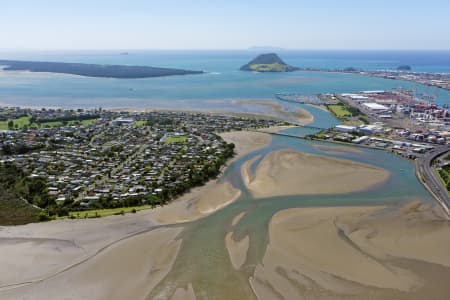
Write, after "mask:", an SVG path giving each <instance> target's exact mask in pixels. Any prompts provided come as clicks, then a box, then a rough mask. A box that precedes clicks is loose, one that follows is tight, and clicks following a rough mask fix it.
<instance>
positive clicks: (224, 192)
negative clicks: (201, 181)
mask: <svg viewBox="0 0 450 300" xmlns="http://www.w3.org/2000/svg"><path fill="white" fill-rule="evenodd" d="M240 194H241V192H240V190H238V189H235V188H234V187H233V186H232V185H231V184H230V183H229V182H226V183H217V182H216V181H210V182H208V183H207V184H206V185H204V186H202V187H199V188H197V189H194V190H192V191H191V192H189V193H187V194H185V195H183V196H181V197H180V198H178V199H177V200H175V201H173V202H172V203H170V204H168V205H166V206H163V207H161V208H159V209H157V210H154V211H152V212H151V213H150V215H151V216H152V218H153V219H154V220H155V221H157V222H158V223H160V224H174V223H183V222H188V221H193V220H197V219H200V218H202V217H205V216H207V215H209V214H211V213H213V212H215V211H217V210H219V209H221V208H223V207H225V206H226V205H228V204H230V203H232V202H234V201H235V200H236V199H237V198H239V196H240Z"/></svg>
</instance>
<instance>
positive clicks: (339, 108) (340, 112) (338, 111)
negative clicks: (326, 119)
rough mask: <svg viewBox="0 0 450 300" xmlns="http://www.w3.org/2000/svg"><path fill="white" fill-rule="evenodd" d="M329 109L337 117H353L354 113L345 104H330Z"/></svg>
mask: <svg viewBox="0 0 450 300" xmlns="http://www.w3.org/2000/svg"><path fill="white" fill-rule="evenodd" d="M328 109H329V110H330V111H331V112H332V113H333V114H334V115H335V116H336V117H337V118H345V117H351V116H352V113H351V112H350V111H348V110H347V107H346V106H345V105H334V104H331V105H328Z"/></svg>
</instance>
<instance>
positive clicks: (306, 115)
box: [233, 100, 314, 125]
mask: <svg viewBox="0 0 450 300" xmlns="http://www.w3.org/2000/svg"><path fill="white" fill-rule="evenodd" d="M233 104H236V105H257V106H263V107H268V108H270V109H271V111H272V114H274V116H276V117H283V118H286V119H290V120H293V121H295V122H297V123H299V124H302V125H306V124H309V123H311V122H313V121H314V116H313V115H312V114H311V113H310V112H309V111H307V110H306V109H303V108H297V109H296V110H295V111H291V110H285V109H283V107H282V106H281V105H280V104H279V103H278V102H275V101H266V100H238V101H234V102H233ZM261 113H265V114H267V112H261Z"/></svg>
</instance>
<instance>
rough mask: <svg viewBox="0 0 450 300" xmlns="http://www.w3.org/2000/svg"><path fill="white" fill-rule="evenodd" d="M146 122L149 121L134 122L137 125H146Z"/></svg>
mask: <svg viewBox="0 0 450 300" xmlns="http://www.w3.org/2000/svg"><path fill="white" fill-rule="evenodd" d="M145 124H147V121H136V122H134V126H137V127H140V126H145Z"/></svg>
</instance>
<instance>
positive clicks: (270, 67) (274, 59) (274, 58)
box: [240, 53, 299, 72]
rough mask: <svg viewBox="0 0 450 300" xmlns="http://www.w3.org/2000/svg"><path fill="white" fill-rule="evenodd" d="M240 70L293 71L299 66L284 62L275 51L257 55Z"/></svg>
mask: <svg viewBox="0 0 450 300" xmlns="http://www.w3.org/2000/svg"><path fill="white" fill-rule="evenodd" d="M240 70H241V71H253V72H293V71H297V70H299V68H296V67H292V66H290V65H288V64H286V63H285V62H284V61H283V60H282V59H281V58H280V57H279V56H278V55H277V54H275V53H267V54H261V55H258V56H257V57H256V58H254V59H253V60H252V61H250V62H249V63H248V64H246V65H244V66H242V67H241V69H240Z"/></svg>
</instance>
